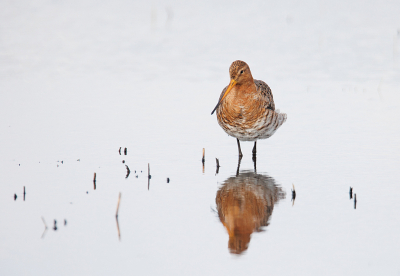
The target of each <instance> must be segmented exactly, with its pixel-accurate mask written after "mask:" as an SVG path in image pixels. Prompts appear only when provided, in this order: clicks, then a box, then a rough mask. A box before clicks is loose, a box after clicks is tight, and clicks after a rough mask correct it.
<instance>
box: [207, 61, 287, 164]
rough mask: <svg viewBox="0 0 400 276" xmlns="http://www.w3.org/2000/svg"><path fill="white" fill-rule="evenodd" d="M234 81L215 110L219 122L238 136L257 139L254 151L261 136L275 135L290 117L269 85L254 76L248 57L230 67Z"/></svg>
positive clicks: (229, 132)
mask: <svg viewBox="0 0 400 276" xmlns="http://www.w3.org/2000/svg"><path fill="white" fill-rule="evenodd" d="M229 75H230V78H231V82H230V84H229V85H228V86H227V87H225V88H224V90H223V91H222V93H221V96H220V98H219V101H218V103H217V105H216V106H215V108H214V110H213V111H212V112H211V114H213V113H214V111H215V110H216V111H217V119H218V123H219V125H220V126H221V127H222V128H223V129H224V130H225V132H226V133H228V134H229V135H230V136H233V137H235V138H236V140H237V144H238V149H239V156H240V157H242V156H243V154H242V151H241V149H240V142H239V140H240V141H254V147H253V154H254V155H255V154H256V152H257V148H256V146H257V140H258V139H266V138H269V137H271V136H272V135H273V134H274V133H275V131H276V130H277V129H278V128H279V127H280V126H281V125H282V124H283V123H284V122H285V121H286V118H287V116H286V114H285V113H279V111H278V110H276V111H275V104H274V99H273V96H272V92H271V89H270V88H269V86H268V85H267V84H266V83H265V82H263V81H260V80H254V79H253V76H252V75H251V72H250V67H249V66H248V65H247V63H246V62H244V61H240V60H237V61H234V62H233V63H232V65H231V67H230V68H229Z"/></svg>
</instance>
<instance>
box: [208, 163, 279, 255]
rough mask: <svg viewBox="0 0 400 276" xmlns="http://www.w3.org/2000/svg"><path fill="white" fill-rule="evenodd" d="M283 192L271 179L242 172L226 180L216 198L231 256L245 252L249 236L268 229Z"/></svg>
mask: <svg viewBox="0 0 400 276" xmlns="http://www.w3.org/2000/svg"><path fill="white" fill-rule="evenodd" d="M283 198H285V192H284V191H283V190H282V188H280V187H278V186H277V185H276V184H275V181H274V179H273V178H271V177H269V176H266V175H262V174H255V173H253V172H249V171H244V172H241V173H240V174H239V176H236V177H230V178H228V179H227V180H225V182H224V184H223V185H222V187H221V188H220V189H219V190H218V192H217V196H216V199H215V201H216V203H217V210H218V216H219V219H220V221H221V222H222V224H223V225H224V226H225V228H226V230H227V231H228V234H229V243H228V247H229V249H230V252H231V253H235V254H241V253H242V252H243V251H245V250H247V248H248V245H249V242H250V235H251V234H252V233H253V232H254V231H256V232H261V231H262V226H268V225H269V223H268V221H269V218H270V216H271V214H272V211H273V209H274V204H275V203H277V202H278V201H279V200H280V199H283Z"/></svg>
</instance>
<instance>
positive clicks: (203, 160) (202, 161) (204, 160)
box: [201, 148, 206, 173]
mask: <svg viewBox="0 0 400 276" xmlns="http://www.w3.org/2000/svg"><path fill="white" fill-rule="evenodd" d="M205 152H206V150H205V148H203V158H201V163H202V164H203V173H204V163H205V162H206V157H205V155H206V153H205Z"/></svg>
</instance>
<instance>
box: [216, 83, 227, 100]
mask: <svg viewBox="0 0 400 276" xmlns="http://www.w3.org/2000/svg"><path fill="white" fill-rule="evenodd" d="M228 86H229V85H227V86H225V88H224V89H223V90H222V92H221V95H220V96H219V99H218V102H219V101H220V100H221V99H222V97H223V96H224V94H225V91H226V89H228Z"/></svg>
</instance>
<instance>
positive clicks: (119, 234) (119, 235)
mask: <svg viewBox="0 0 400 276" xmlns="http://www.w3.org/2000/svg"><path fill="white" fill-rule="evenodd" d="M120 201H121V192H120V193H119V196H118V204H117V212H116V214H115V220H116V221H117V230H118V238H119V240H121V233H120V232H119V223H118V211H119V203H120Z"/></svg>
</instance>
